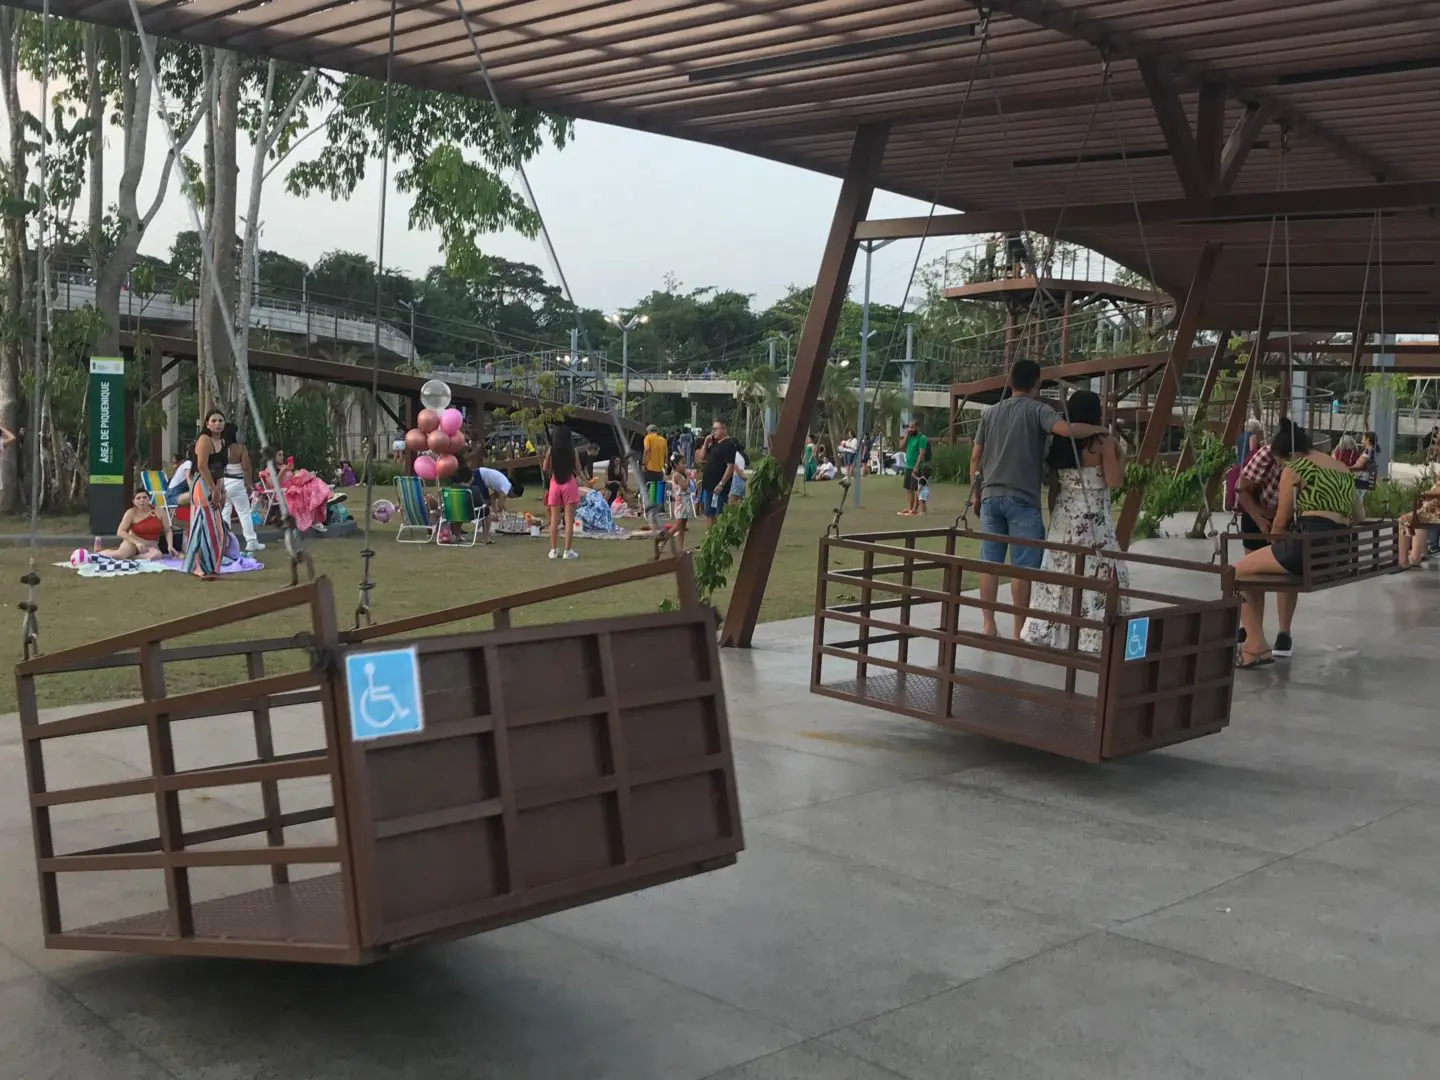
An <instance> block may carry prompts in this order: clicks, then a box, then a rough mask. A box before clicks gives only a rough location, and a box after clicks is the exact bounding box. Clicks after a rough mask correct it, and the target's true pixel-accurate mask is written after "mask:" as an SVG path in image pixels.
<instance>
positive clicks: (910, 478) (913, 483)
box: [905, 469, 920, 491]
mask: <svg viewBox="0 0 1440 1080" xmlns="http://www.w3.org/2000/svg"><path fill="white" fill-rule="evenodd" d="M905 490H906V491H919V490H920V481H919V479H917V478H916V476H915V474H914V472H912V471H910V470H908V469H907V470H906V472H905Z"/></svg>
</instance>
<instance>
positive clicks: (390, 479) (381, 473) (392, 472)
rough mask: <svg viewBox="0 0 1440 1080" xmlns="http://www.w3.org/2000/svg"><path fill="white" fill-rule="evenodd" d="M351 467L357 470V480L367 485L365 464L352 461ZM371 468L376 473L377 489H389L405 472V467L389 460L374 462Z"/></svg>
mask: <svg viewBox="0 0 1440 1080" xmlns="http://www.w3.org/2000/svg"><path fill="white" fill-rule="evenodd" d="M350 465H351V468H353V469H354V470H355V479H356V480H358V481H359V482H360V483H362V484H363V483H365V462H363V461H352V462H351V463H350ZM370 467H371V469H372V470H373V471H374V473H375V486H376V487H387V486H389V485H390V484H393V483H395V477H397V476H401V475H403V474H404V472H405V469H404V467H403V466H401V465H400V464H398V463H397V462H394V461H390V460H388V459H387V460H385V461H375V462H372V463H371V466H370Z"/></svg>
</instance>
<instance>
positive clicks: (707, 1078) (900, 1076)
mask: <svg viewBox="0 0 1440 1080" xmlns="http://www.w3.org/2000/svg"><path fill="white" fill-rule="evenodd" d="M837 1030H841V1031H843V1030H844V1029H843V1028H840V1029H837ZM821 1038H823V1036H817V1037H816V1038H813V1039H806V1040H805V1042H803V1043H796V1044H795V1046H787V1047H784V1048H783V1049H781V1050H772V1051H770V1053H768V1054H761V1055H760V1056H759V1057H753V1058H751V1059H750V1060H749V1061H742V1062H740V1063H739V1064H738V1065H727V1066H725V1068H723V1069H721V1070H719V1071H718V1072H713V1073H706V1074H705V1075H704V1076H702V1077H699V1080H714V1078H715V1077H717V1076H724V1075H725V1074H726V1073H728V1072H733V1071H734V1070H736V1069H743V1068H744V1067H745V1066H747V1065H754V1064H755V1063H756V1062H757V1061H764V1060H766V1059H767V1058H772V1057H778V1056H779V1055H781V1054H788V1053H789V1052H790V1051H792V1050H794V1049H796V1048H797V1047H801V1046H806V1045H808V1044H809V1043H818V1042H820V1041H821ZM825 1046H826V1047H827V1048H828V1049H830V1050H834V1051H836V1052H837V1053H841V1054H845V1055H846V1056H847V1057H852V1058H854V1059H855V1060H856V1061H863V1062H864V1063H865V1064H866V1065H869V1066H871V1067H873V1068H876V1069H879V1070H880V1071H881V1072H883V1073H885V1074H886V1075H887V1076H893V1077H895V1080H911V1078H910V1077H908V1076H906V1075H905V1074H904V1073H898V1072H896V1071H895V1070H894V1069H891V1068H889V1067H887V1066H885V1065H880V1064H877V1063H876V1062H873V1061H870V1060H869V1059H868V1058H863V1057H861V1056H860V1055H859V1054H857V1053H855V1052H854V1051H853V1050H841V1049H839V1047H837V1046H835V1044H834V1043H826V1044H825Z"/></svg>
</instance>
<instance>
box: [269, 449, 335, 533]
mask: <svg viewBox="0 0 1440 1080" xmlns="http://www.w3.org/2000/svg"><path fill="white" fill-rule="evenodd" d="M275 470H276V472H277V473H279V475H280V489H281V490H282V491H283V492H284V493H285V505H286V506H288V507H289V508H290V516H291V517H293V518H294V519H295V527H296V528H297V529H299V530H300V531H301V532H304V531H305V530H306V529H311V528H313V529H314V530H315V531H316V532H324V531H325V518H326V516H327V514H328V510H327V507H328V505H329V502H330V492H331V488H330V485H329V484H327V483H325V481H324V480H321V479H320V478H319V477H318V476H316V475H315V474H314V473H312V472H311V471H310V470H309V469H297V468H295V459H294V458H293V457H292V458H282V457H281V456H280V455H279V454H278V453H277V454H276V455H275Z"/></svg>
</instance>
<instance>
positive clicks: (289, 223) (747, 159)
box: [22, 83, 964, 311]
mask: <svg viewBox="0 0 1440 1080" xmlns="http://www.w3.org/2000/svg"><path fill="white" fill-rule="evenodd" d="M22 95H23V99H24V104H25V105H26V107H27V108H29V109H31V110H35V108H36V106H38V104H39V100H40V89H39V87H38V85H36V84H34V83H30V84H29V85H27V86H24V87H22ZM157 107H158V105H157ZM201 138H202V134H197V135H196V136H195V138H194V139H193V140H192V142H191V144H190V145H189V147H187V150H188V151H189V152H190V153H191V155H192V156H196V157H198V156H199V153H200V147H201V141H200V140H201ZM322 139H323V134H321V135H316V136H314V137H313V138H311V139H310V140H309V141H308V142H307V143H306V144H305V145H303V146H302V147H301V148H300V149H299V150H298V151H297V152H296V154H295V155H294V156H293V157H292V159H291V160H292V161H298V160H303V159H304V158H305V157H307V156H309V155H311V154H314V153H316V152H318V151H319V149H320V148H321V146H322V145H323V143H322V142H321V140H322ZM167 145H168V144H167V143H166V141H165V134H164V130H163V127H162V125H161V124H160V122H159V120H158V119H156V120H152V123H151V127H150V142H149V146H148V155H147V166H146V171H145V178H144V180H143V181H142V184H141V190H140V196H141V197H140V206H141V210H142V212H143V211H144V209H145V208H146V207H147V206H148V205H149V201H150V199H151V198H153V195H154V192H155V185H156V182H157V179H158V176H159V173H160V166H161V164H162V162H163V160H164V156H165V150H166V148H167ZM239 157H240V193H239V201H240V204H241V206H242V209H243V206H244V203H245V199H246V191H247V188H248V183H249V174H250V162H251V153H250V151H249V148H248V146H242V148H241V151H240V155H239ZM120 165H121V154H120V146H119V132H118V131H117V130H115V129H110V130H109V131H108V132H107V144H106V162H105V168H106V185H105V186H106V188H107V197H108V198H110V199H113V197H114V185H115V182H116V180H117V178H118V176H119V171H120ZM284 172H285V166H282V168H281V169H278V170H276V172H275V173H274V174H273V175H272V176H271V177H270V179H269V180H268V181H267V183H266V186H265V190H264V195H263V196H262V200H261V213H260V219H261V221H262V223H263V233H262V236H261V247H262V248H264V249H267V250H272V251H277V252H280V253H282V254H284V255H289V256H291V257H293V258H296V259H301V260H304V261H306V262H314V261H315V260H316V259H317V258H319V257H320V256H321V255H323V254H325V253H326V252H328V251H332V250H335V249H343V250H350V251H359V252H362V253H364V254H365V255H368V256H369V257H370V258H372V259H373V258H374V257H375V255H376V228H377V224H378V213H379V204H380V198H379V195H380V183H379V175H380V168H379V163H378V162H376V163H372V166H371V168H370V169H369V171H368V175H367V177H366V180H365V182H364V184H363V185H362V186H361V188H360V189H359V190H357V191H356V193H355V195H354V196H353V197H352V198H350V199H349V200H347V201H344V202H337V201H334V200H331V199H330V198H329V197H328V196H324V195H319V196H311V197H308V198H301V197H297V196H292V195H290V194H288V193H287V192H286V191H285V189H284V183H283V174H284ZM528 173H529V176H530V182H531V185H532V187H533V188H534V191H535V198H536V201H537V202H538V203H539V207H540V212H541V214H542V215H543V217H544V218H545V221H546V223H547V225H548V226H549V230H550V235H551V239H552V241H553V243H554V245H555V248H556V252H557V254H558V256H559V259H560V264H561V267H562V268H563V270H564V272H565V276H566V278H567V279H568V281H569V284H570V287H571V289H572V291H573V293H574V298H575V301H576V303H578V304H579V305H581V306H582V307H590V308H599V309H601V310H604V311H613V310H616V309H617V308H620V307H622V306H629V305H632V304H633V303H634V302H635V301H636V300H638V299H639V298H640V297H642V296H644V295H646V294H647V293H649V292H650V291H651V290H653V289H657V288H661V287H662V286H663V283H664V279H665V275H666V274H667V273H669V274H674V275H675V277H676V278H677V279H678V280H679V281H680V283H681V285H682V287H684V288H687V289H688V288H696V287H699V286H705V285H713V286H716V287H719V288H727V289H735V290H737V291H740V292H744V293H749V294H752V295H753V296H754V297H755V300H756V303H757V306H758V307H764V306H767V305H769V304H770V303H772V302H773V301H774V300H776V299H778V298H779V297H780V296H782V295H783V294H784V292H785V290H786V289H787V287H788V286H790V285H792V284H800V285H809V284H812V283H813V281H814V278H815V274H816V271H817V269H818V267H819V264H820V255H821V250H822V248H823V246H824V242H825V236H826V233H827V232H828V230H829V225H830V216H831V213H832V211H833V208H834V205H835V199H836V196H837V195H838V193H839V190H840V181H839V180H837V179H833V178H831V177H826V176H820V175H818V174H815V173H811V172H807V171H805V170H803V169H797V168H794V167H792V166H788V165H780V164H776V163H773V162H768V161H764V160H761V159H759V158H755V157H751V156H749V155H746V154H740V153H736V152H733V151H728V150H721V149H717V148H714V147H709V146H702V145H699V144H696V143H688V142H685V141H682V140H678V139H671V138H667V137H664V136H660V135H653V134H648V133H644V132H636V131H629V130H626V129H623V128H615V127H610V126H607V125H602V124H594V123H588V122H580V123H577V125H576V130H575V138H574V140H573V141H572V142H571V143H570V144H569V145H568V146H567V147H566V148H565V149H564V150H563V151H561V150H555V149H553V148H547V149H546V150H545V151H543V152H542V153H541V154H539V155H538V156H537V157H536V158H535V159H534V160H533V161H532V162H531V163H530V165H529V166H528ZM80 205H81V207H82V209H83V206H84V202H83V197H82V202H81V204H80ZM928 210H929V206H928V204H925V203H921V202H918V201H916V200H914V199H909V198H905V197H903V196H899V195H893V194H889V193H877V194H876V196H875V198H874V200H873V202H872V205H871V212H870V216H871V217H893V216H902V215H913V214H924V213H926V212H927V211H928ZM409 211H410V200H409V199H408V197H406V196H404V195H401V194H398V193H395V192H392V193H391V196H390V198H389V199H388V200H387V213H386V220H387V224H386V239H385V243H386V250H385V264H386V266H387V267H390V268H393V269H398V270H401V271H404V272H407V273H410V274H412V275H414V276H420V275H422V274H423V273H424V272H425V270H426V269H427V268H429V267H430V266H432V265H434V264H436V263H438V262H439V261H440V254H439V251H440V248H439V243H438V239H437V237H436V236H435V235H434V234H433V233H430V232H426V231H412V230H411V229H410V228H409V225H408V217H409ZM191 227H192V222H191V217H190V212H189V210H188V208H187V206H186V200H185V198H184V196H183V195H182V194H181V193H180V191H179V189H178V186H177V185H176V184H175V183H174V180H173V177H172V181H171V186H170V190H169V193H168V194H167V196H166V199H165V201H164V203H163V204H162V207H161V209H160V212H159V214H158V215H157V217H156V218H155V221H154V222H153V224H152V225H151V228H150V231H149V233H148V234H147V236H146V238H145V240H144V242H143V243H142V245H141V251H142V252H145V253H147V254H152V255H156V256H160V257H165V256H166V255H168V252H169V248H170V243H171V241H172V240H173V239H174V236H175V234H176V233H177V232H179V231H181V230H184V229H188V228H191ZM962 243H964V241H963V239H957V238H939V239H933V240H931V241H930V242H929V243H928V244H927V245H926V247H925V252H924V258H925V261H927V262H928V261H929V260H930V259H931V258H935V257H941V256H943V255H944V253H945V250H946V248H947V247H955V246H958V245H959V244H962ZM484 247H485V249H486V250H487V251H488V252H490V253H492V254H495V255H499V256H503V257H505V258H509V259H517V260H523V261H526V262H531V263H534V264H535V265H537V266H540V267H541V268H543V269H544V270H545V272H546V274H547V276H548V277H550V278H551V279H552V280H554V278H555V274H554V271H553V269H552V268H551V266H550V263H549V259H548V257H547V256H546V254H545V250H544V247H543V245H542V244H541V243H540V241H539V240H538V239H536V240H530V239H527V238H526V237H524V236H521V235H519V234H518V233H502V234H497V235H495V236H493V237H491V238H490V239H489V240H488V241H487V242H485V244H484ZM917 247H918V242H915V241H909V242H904V241H902V242H898V243H895V244H891V245H889V246H888V247H886V248H884V249H881V250H879V251H877V252H876V253H875V255H874V261H873V267H872V292H871V295H872V298H873V299H874V300H876V301H878V302H883V303H891V304H895V303H899V302H900V300H901V299H902V297H903V296H904V293H905V289H906V284H907V282H908V280H909V278H910V272H911V266H912V263H913V261H914V259H915V253H916V250H917ZM863 263H864V260H863V257H862V258H861V259H857V260H856V269H855V275H854V279H853V282H852V295H853V296H854V297H855V298H856V299H857V300H858V299H859V298H860V295H861V291H862V276H863Z"/></svg>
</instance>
